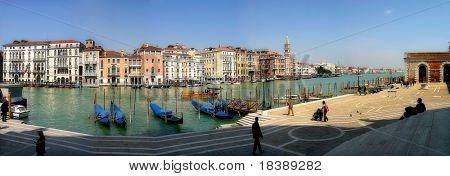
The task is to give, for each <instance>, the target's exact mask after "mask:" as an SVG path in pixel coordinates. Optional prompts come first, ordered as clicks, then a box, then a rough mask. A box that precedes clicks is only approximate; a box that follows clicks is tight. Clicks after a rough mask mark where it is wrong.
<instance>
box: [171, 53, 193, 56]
mask: <svg viewBox="0 0 450 176" xmlns="http://www.w3.org/2000/svg"><path fill="white" fill-rule="evenodd" d="M164 55H166V56H170V55H177V56H186V57H192V56H191V55H189V54H181V53H164Z"/></svg>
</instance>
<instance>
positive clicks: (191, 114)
mask: <svg viewBox="0 0 450 176" xmlns="http://www.w3.org/2000/svg"><path fill="white" fill-rule="evenodd" d="M397 76H401V74H392V75H390V74H364V75H360V78H359V79H360V80H372V79H375V78H377V77H397ZM357 79H358V76H356V75H344V76H341V77H333V78H314V79H306V80H290V81H287V80H276V81H271V82H266V83H241V84H239V85H227V84H221V85H208V86H210V87H211V86H215V87H219V86H220V87H222V88H223V89H222V90H221V91H219V92H220V95H219V96H221V97H223V98H225V97H228V98H230V97H234V98H239V97H240V98H243V99H249V98H251V99H255V92H256V90H257V89H258V91H259V92H261V93H260V97H259V98H260V100H262V98H265V100H266V103H267V105H268V103H269V96H268V95H269V94H272V95H275V96H277V95H280V96H283V95H284V94H285V90H286V89H292V92H297V90H298V89H303V87H308V88H309V89H312V87H313V86H314V85H315V86H316V88H318V87H319V84H320V83H322V84H323V87H322V92H324V93H327V89H328V88H327V84H328V83H330V84H331V86H332V87H331V88H330V89H331V90H332V92H334V91H333V90H334V88H333V86H334V83H335V82H336V85H337V86H338V88H337V90H340V86H341V82H344V83H345V84H346V83H347V82H349V81H350V82H356V81H357ZM205 88H206V86H205V87H193V88H191V87H189V88H168V89H146V88H141V89H131V88H125V87H101V88H82V89H65V88H37V87H26V88H24V89H23V96H24V97H25V98H27V99H28V109H29V110H30V111H31V112H30V117H29V118H27V119H24V122H25V123H27V124H32V125H38V126H44V127H50V128H57V129H62V130H69V131H74V132H80V133H86V134H92V135H108V136H117V135H118V136H121V135H127V136H136V135H139V136H161V135H167V134H175V133H183V132H193V131H205V130H210V129H214V128H216V127H218V126H220V125H222V124H230V123H234V122H235V121H236V120H237V119H236V118H235V119H228V120H223V119H215V118H211V117H209V116H206V115H203V114H199V113H198V111H196V110H195V108H194V107H193V106H192V105H191V104H190V100H182V99H181V93H182V91H189V90H193V91H201V90H204V89H205ZM263 88H264V92H265V93H262V92H263ZM301 91H303V90H301ZM95 95H96V96H95ZM103 95H105V96H103ZM119 95H120V108H121V109H122V110H123V111H124V113H125V115H126V117H127V120H128V126H127V128H120V127H117V126H115V125H113V124H111V126H109V127H105V126H102V125H100V124H98V123H95V120H94V118H93V117H92V115H93V113H94V106H93V104H94V97H96V99H97V100H96V102H97V103H98V104H100V105H102V106H103V104H104V103H105V104H106V106H107V107H108V108H109V106H108V105H109V102H110V101H112V100H114V102H115V103H116V104H118V103H119ZM130 97H131V102H130ZM147 97H148V98H150V100H151V101H152V102H155V103H157V104H159V105H163V106H165V107H168V108H169V109H172V110H173V111H174V113H175V112H176V111H177V112H178V114H181V113H182V112H183V116H184V123H183V124H181V125H172V124H165V123H164V120H161V119H158V118H155V117H154V116H153V114H152V112H151V111H150V113H149V114H150V115H149V116H148V115H147V110H148V107H147V103H146V98H147ZM176 98H177V99H176ZM134 102H136V103H134ZM202 102H203V103H204V104H208V105H209V103H207V102H206V101H202ZM108 110H109V109H108Z"/></svg>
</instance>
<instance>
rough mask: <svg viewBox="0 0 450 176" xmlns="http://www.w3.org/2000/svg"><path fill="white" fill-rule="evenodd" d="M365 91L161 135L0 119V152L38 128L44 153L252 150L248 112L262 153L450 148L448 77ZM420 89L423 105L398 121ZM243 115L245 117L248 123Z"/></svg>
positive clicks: (18, 146)
mask: <svg viewBox="0 0 450 176" xmlns="http://www.w3.org/2000/svg"><path fill="white" fill-rule="evenodd" d="M395 90H396V92H388V91H383V92H381V93H378V94H372V95H367V96H356V95H344V96H340V97H335V98H332V99H329V100H326V101H327V103H328V104H329V106H330V109H331V111H330V113H329V114H328V116H329V121H328V122H317V121H311V120H310V119H311V116H312V114H313V112H314V111H315V110H316V109H317V108H319V107H320V105H321V101H317V102H310V103H305V104H298V105H294V113H295V116H286V115H283V114H285V113H286V112H287V109H286V108H285V107H284V108H278V109H273V110H269V111H265V112H261V113H260V114H251V115H250V116H249V117H245V118H243V119H241V120H240V122H243V123H241V124H243V125H244V126H238V127H230V128H224V129H220V130H210V131H205V132H193V133H181V134H174V135H166V136H159V137H138V136H92V135H86V134H80V133H74V132H69V131H62V130H57V129H49V128H44V127H38V126H31V125H26V124H20V123H18V122H19V121H14V120H10V121H8V122H7V123H0V125H1V126H4V127H5V128H3V129H0V155H33V154H34V153H35V152H34V144H33V140H34V139H35V138H36V136H37V135H36V131H37V130H40V129H42V130H44V131H45V134H46V135H47V153H46V154H47V155H251V148H252V144H253V140H252V138H251V129H250V128H251V127H250V125H251V123H250V122H252V121H251V119H253V118H254V116H260V117H262V118H263V121H262V122H261V126H262V131H263V134H264V139H263V140H262V147H263V149H264V150H265V153H264V154H263V155H450V151H449V147H448V145H449V144H450V142H449V141H450V138H449V135H450V131H449V129H450V120H449V117H448V115H449V114H450V94H449V92H448V88H447V85H445V84H439V83H436V84H429V89H428V90H419V85H416V86H415V87H411V88H409V89H395ZM418 97H421V98H422V99H423V100H424V103H425V104H426V106H427V112H425V113H424V114H421V115H419V116H416V117H412V118H409V119H406V120H402V121H399V120H397V119H398V118H400V116H401V114H402V113H403V111H404V107H406V106H414V105H415V104H416V103H415V101H416V99H417V98H418ZM246 122H247V123H246Z"/></svg>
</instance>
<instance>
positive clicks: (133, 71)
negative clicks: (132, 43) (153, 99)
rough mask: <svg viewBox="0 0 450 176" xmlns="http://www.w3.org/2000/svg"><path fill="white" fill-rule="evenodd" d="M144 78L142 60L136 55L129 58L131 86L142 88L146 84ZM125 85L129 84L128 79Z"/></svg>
mask: <svg viewBox="0 0 450 176" xmlns="http://www.w3.org/2000/svg"><path fill="white" fill-rule="evenodd" d="M143 78H144V74H142V58H141V57H139V56H138V55H135V54H133V55H130V56H128V79H129V84H131V85H132V86H142V85H143V84H144V82H143ZM125 84H126V85H127V84H128V82H127V79H125ZM129 84H128V85H129Z"/></svg>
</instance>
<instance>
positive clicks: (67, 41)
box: [49, 40, 80, 44]
mask: <svg viewBox="0 0 450 176" xmlns="http://www.w3.org/2000/svg"><path fill="white" fill-rule="evenodd" d="M49 42H50V44H55V43H80V42H79V41H76V40H50V41H49Z"/></svg>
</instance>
